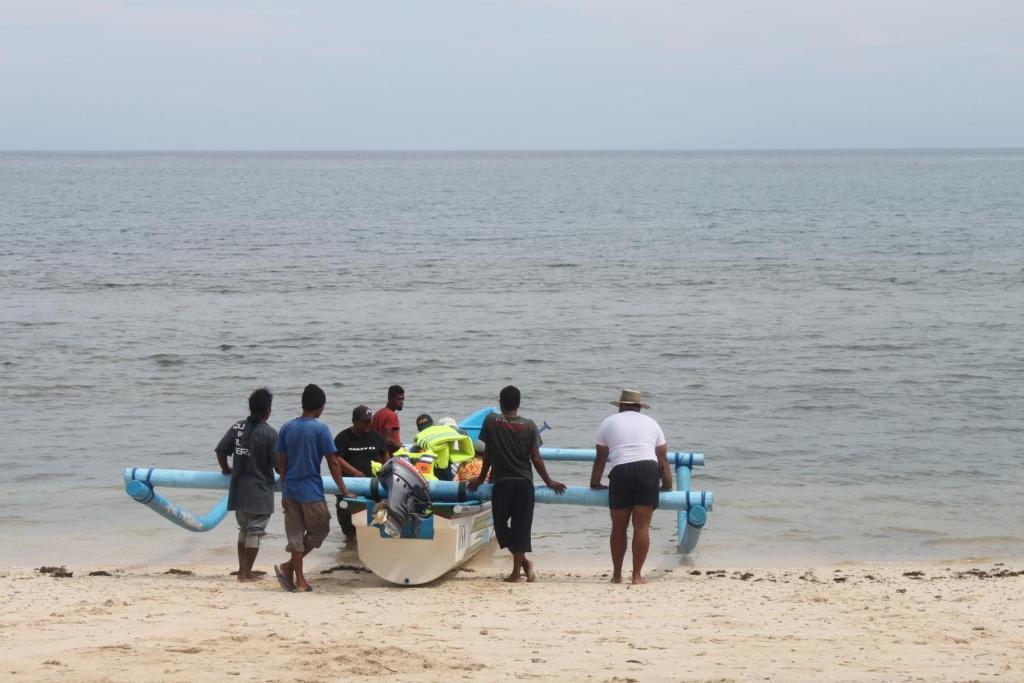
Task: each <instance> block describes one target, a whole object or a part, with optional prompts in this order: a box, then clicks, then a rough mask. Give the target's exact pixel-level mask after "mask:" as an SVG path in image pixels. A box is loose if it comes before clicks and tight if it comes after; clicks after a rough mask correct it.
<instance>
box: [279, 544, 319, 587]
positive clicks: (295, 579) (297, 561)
mask: <svg viewBox="0 0 1024 683" xmlns="http://www.w3.org/2000/svg"><path fill="white" fill-rule="evenodd" d="M312 550H313V549H312V548H306V549H305V550H303V551H302V552H301V553H292V559H290V560H288V561H287V562H285V563H283V564H282V565H281V566H280V568H281V571H283V572H284V575H285V576H287V577H288V578H289V579H290V580H291V582H292V583H293V584H295V587H296V588H298V589H299V590H300V591H305V590H309V589H310V585H309V584H308V583H307V582H306V577H305V576H304V575H303V573H302V558H304V557H305V556H306V555H309V553H310V552H312Z"/></svg>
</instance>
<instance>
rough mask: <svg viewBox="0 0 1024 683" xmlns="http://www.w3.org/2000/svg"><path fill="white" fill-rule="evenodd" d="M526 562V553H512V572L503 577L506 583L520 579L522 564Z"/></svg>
mask: <svg viewBox="0 0 1024 683" xmlns="http://www.w3.org/2000/svg"><path fill="white" fill-rule="evenodd" d="M525 562H526V553H512V573H511V574H509V575H508V576H507V577H505V581H507V582H508V583H519V582H520V581H522V577H521V574H522V571H523V564H524V563H525Z"/></svg>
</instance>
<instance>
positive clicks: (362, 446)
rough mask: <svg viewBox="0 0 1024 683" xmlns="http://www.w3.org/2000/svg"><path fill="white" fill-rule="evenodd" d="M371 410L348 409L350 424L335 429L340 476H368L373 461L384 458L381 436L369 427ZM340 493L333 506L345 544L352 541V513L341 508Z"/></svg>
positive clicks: (385, 454) (361, 407)
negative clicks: (349, 425)
mask: <svg viewBox="0 0 1024 683" xmlns="http://www.w3.org/2000/svg"><path fill="white" fill-rule="evenodd" d="M372 419H373V411H371V410H370V409H369V408H367V407H366V406H362V405H360V406H356V407H355V408H354V409H353V410H352V426H351V427H348V428H346V429H343V430H342V431H340V432H338V435H337V436H335V437H334V446H335V447H336V448H337V449H338V461H339V464H340V465H341V472H342V474H343V475H348V476H350V477H372V476H374V475H373V463H374V462H379V463H382V464H383V462H384V460H386V459H387V457H388V447H387V444H385V443H384V439H383V437H381V435H380V434H378V433H377V432H375V431H373V429H371V428H370V423H371V421H372ZM341 500H342V496H337V502H336V503H335V506H336V508H337V513H338V525H339V526H341V532H342V533H343V534H345V543H354V542H355V540H356V528H355V526H354V525H353V524H352V513H351V512H349V511H348V510H345V509H344V508H342V507H341Z"/></svg>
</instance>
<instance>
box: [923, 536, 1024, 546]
mask: <svg viewBox="0 0 1024 683" xmlns="http://www.w3.org/2000/svg"><path fill="white" fill-rule="evenodd" d="M1004 543H1005V544H1012V545H1015V546H1016V545H1017V544H1019V543H1020V538H1017V537H1015V536H951V537H949V538H934V539H929V540H927V541H922V545H926V546H929V547H933V548H934V547H937V546H950V545H955V546H963V545H967V546H983V545H1002V544H1004Z"/></svg>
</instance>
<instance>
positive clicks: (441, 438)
mask: <svg viewBox="0 0 1024 683" xmlns="http://www.w3.org/2000/svg"><path fill="white" fill-rule="evenodd" d="M416 445H417V446H419V447H420V449H422V450H423V452H424V453H432V454H433V455H434V467H437V468H438V469H442V470H446V469H448V467H450V466H451V464H452V463H455V464H456V465H458V464H459V463H463V462H466V461H467V460H472V459H473V458H474V457H475V456H476V450H475V449H474V448H473V439H472V437H470V436H467V435H466V434H463V433H462V432H460V431H459V430H457V429H453V428H452V427H449V426H448V425H434V426H432V427H427V428H426V429H424V430H423V431H421V432H420V433H419V434H417V435H416ZM412 455H416V454H415V453H414V454H412Z"/></svg>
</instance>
